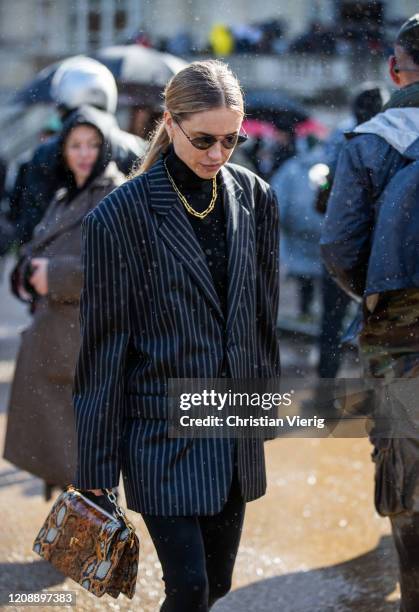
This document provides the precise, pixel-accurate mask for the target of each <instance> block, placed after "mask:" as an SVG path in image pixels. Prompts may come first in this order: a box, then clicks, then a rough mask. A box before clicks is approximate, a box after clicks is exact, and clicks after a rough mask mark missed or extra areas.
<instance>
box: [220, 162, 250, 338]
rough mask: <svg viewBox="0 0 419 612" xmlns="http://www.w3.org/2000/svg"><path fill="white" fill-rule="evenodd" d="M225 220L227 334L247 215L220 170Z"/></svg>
mask: <svg viewBox="0 0 419 612" xmlns="http://www.w3.org/2000/svg"><path fill="white" fill-rule="evenodd" d="M221 176H222V181H223V184H224V188H225V189H224V206H225V213H226V219H227V243H228V297H227V300H228V301H227V303H228V307H227V334H229V332H230V331H231V328H232V326H233V322H234V317H235V315H236V312H237V307H238V305H239V303H240V294H241V290H242V286H243V282H244V279H245V276H246V268H247V251H248V240H249V224H250V211H249V210H247V208H246V207H245V206H244V202H243V200H244V198H243V188H242V187H241V185H240V184H239V183H238V181H236V179H235V178H234V177H233V175H232V174H231V173H230V172H229V171H228V168H226V167H223V168H222V169H221Z"/></svg>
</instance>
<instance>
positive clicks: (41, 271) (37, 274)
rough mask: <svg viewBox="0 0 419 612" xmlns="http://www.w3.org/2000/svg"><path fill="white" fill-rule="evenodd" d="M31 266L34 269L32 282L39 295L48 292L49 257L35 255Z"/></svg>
mask: <svg viewBox="0 0 419 612" xmlns="http://www.w3.org/2000/svg"><path fill="white" fill-rule="evenodd" d="M31 266H32V268H33V269H34V272H33V274H32V276H31V277H30V279H29V282H30V284H31V285H32V287H33V288H34V289H35V291H36V292H37V293H38V295H47V294H48V259H47V257H34V258H33V259H31Z"/></svg>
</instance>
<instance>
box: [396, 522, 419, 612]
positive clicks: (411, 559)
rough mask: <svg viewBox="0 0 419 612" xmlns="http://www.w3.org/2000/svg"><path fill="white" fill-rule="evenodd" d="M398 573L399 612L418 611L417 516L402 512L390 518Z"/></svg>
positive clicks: (418, 540)
mask: <svg viewBox="0 0 419 612" xmlns="http://www.w3.org/2000/svg"><path fill="white" fill-rule="evenodd" d="M391 527H392V530H393V538H394V544H395V545H396V550H397V556H398V561H399V571H400V592H401V605H400V612H417V611H418V610H419V514H417V513H408V512H402V513H401V514H396V515H394V516H392V517H391Z"/></svg>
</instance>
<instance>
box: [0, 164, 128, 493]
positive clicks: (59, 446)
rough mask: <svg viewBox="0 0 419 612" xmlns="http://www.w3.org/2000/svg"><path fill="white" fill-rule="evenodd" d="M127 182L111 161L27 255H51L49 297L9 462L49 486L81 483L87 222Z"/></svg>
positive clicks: (19, 367) (25, 353) (20, 365)
mask: <svg viewBox="0 0 419 612" xmlns="http://www.w3.org/2000/svg"><path fill="white" fill-rule="evenodd" d="M123 180H124V177H123V175H122V174H120V173H119V171H118V170H117V168H116V166H115V164H114V163H113V162H111V163H110V164H109V165H108V166H107V168H106V169H105V171H104V173H102V174H101V175H100V176H99V177H97V178H96V179H94V180H93V181H92V183H91V184H90V185H88V186H87V187H86V189H84V190H83V191H82V192H81V193H80V194H79V195H78V196H76V197H75V198H74V199H73V200H72V201H71V202H70V203H69V204H67V203H66V201H65V197H63V194H62V193H61V194H60V192H58V194H57V196H56V197H55V198H54V200H53V201H52V203H51V205H50V206H49V208H48V209H47V211H46V213H45V216H44V218H43V219H42V221H41V223H40V224H39V225H38V226H37V227H36V230H35V234H34V237H33V239H32V241H31V242H30V243H29V244H28V245H27V248H26V253H27V254H30V256H31V257H48V259H49V263H48V291H49V293H48V295H47V296H45V297H42V298H40V299H39V300H38V301H37V303H36V308H35V312H34V317H33V321H32V323H31V325H30V326H29V327H28V328H27V329H25V330H24V331H23V333H22V338H21V346H20V351H19V355H18V359H17V363H16V372H15V377H14V380H13V386H12V391H11V397H10V402H9V417H8V424H7V432H6V443H5V451H4V457H5V458H6V459H7V460H8V461H11V462H12V463H14V464H15V465H17V466H18V467H20V468H22V469H24V470H27V471H28V472H31V473H32V474H35V475H36V476H39V477H41V478H43V479H44V480H46V481H47V482H50V483H55V484H60V485H64V484H67V483H69V482H71V481H73V479H74V470H75V457H76V448H75V431H74V420H73V408H72V397H71V396H72V384H73V377H74V369H75V363H76V359H77V355H78V350H79V341H80V330H79V295H80V291H81V287H82V269H81V224H82V221H83V218H84V217H85V215H86V214H87V213H88V212H89V211H90V210H91V209H92V208H94V207H95V206H96V205H97V204H98V203H99V202H100V200H102V199H103V198H104V197H105V196H106V195H107V194H108V193H109V192H110V191H112V190H113V189H114V188H115V187H116V186H117V185H120V184H121V183H122V182H123Z"/></svg>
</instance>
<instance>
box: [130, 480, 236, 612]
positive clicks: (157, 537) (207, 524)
mask: <svg viewBox="0 0 419 612" xmlns="http://www.w3.org/2000/svg"><path fill="white" fill-rule="evenodd" d="M244 512H245V502H244V501H243V498H242V497H241V493H240V489H239V484H238V480H237V472H236V469H235V470H234V476H233V481H232V485H231V489H230V493H229V496H228V500H227V502H226V503H225V505H224V507H223V509H222V510H221V512H220V513H218V514H214V515H209V516H201V515H194V516H150V515H146V514H143V515H142V517H143V519H144V522H145V524H146V526H147V529H148V531H149V533H150V536H151V538H152V540H153V543H154V546H155V548H156V551H157V555H158V557H159V560H160V563H161V566H162V569H163V580H164V583H165V593H166V599H165V600H164V603H163V605H162V607H161V608H160V610H161V611H164V612H207V611H208V610H209V609H210V608H211V606H212V605H213V604H214V602H215V601H216V600H217V599H220V597H223V596H224V595H226V593H228V591H229V590H230V588H231V577H232V574H233V568H234V562H235V560H236V555H237V550H238V548H239V543H240V536H241V532H242V526H243V519H244Z"/></svg>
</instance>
